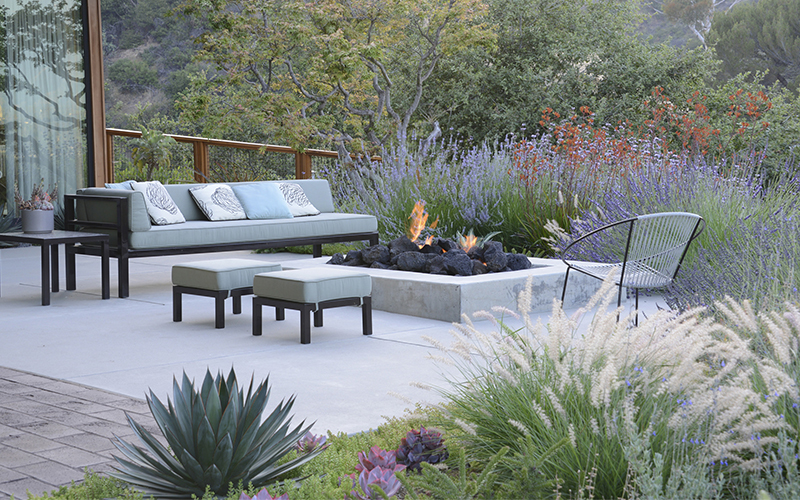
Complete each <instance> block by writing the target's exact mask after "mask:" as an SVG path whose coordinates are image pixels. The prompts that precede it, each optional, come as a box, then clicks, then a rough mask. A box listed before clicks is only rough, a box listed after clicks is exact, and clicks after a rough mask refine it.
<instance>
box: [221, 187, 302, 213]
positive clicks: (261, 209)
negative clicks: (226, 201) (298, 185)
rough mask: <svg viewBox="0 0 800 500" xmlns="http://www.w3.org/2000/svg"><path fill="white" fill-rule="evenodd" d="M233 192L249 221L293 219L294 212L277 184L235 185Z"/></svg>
mask: <svg viewBox="0 0 800 500" xmlns="http://www.w3.org/2000/svg"><path fill="white" fill-rule="evenodd" d="M233 192H234V193H236V197H237V198H239V201H240V202H241V203H242V207H244V212H245V213H246V214H247V218H248V219H291V218H292V211H291V210H289V205H288V204H287V203H286V200H285V199H284V198H283V193H281V190H280V189H278V186H277V184H271V183H267V182H259V183H256V184H234V185H233Z"/></svg>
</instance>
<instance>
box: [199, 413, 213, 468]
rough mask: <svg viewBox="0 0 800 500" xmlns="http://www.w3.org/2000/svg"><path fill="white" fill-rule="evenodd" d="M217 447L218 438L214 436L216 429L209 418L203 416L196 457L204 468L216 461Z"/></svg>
mask: <svg viewBox="0 0 800 500" xmlns="http://www.w3.org/2000/svg"><path fill="white" fill-rule="evenodd" d="M216 448H217V440H216V439H215V437H214V429H212V428H211V423H210V422H209V421H208V418H203V421H202V422H201V423H200V429H198V431H197V453H196V454H195V458H196V459H197V461H198V462H199V463H200V465H201V466H202V467H203V468H206V467H208V466H209V465H211V464H212V463H214V462H213V461H214V450H215V449H216Z"/></svg>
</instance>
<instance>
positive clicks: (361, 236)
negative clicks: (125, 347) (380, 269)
mask: <svg viewBox="0 0 800 500" xmlns="http://www.w3.org/2000/svg"><path fill="white" fill-rule="evenodd" d="M263 182H264V183H292V184H296V185H299V186H300V187H301V188H302V192H303V193H304V194H305V196H306V197H307V199H308V201H309V202H310V203H311V204H312V205H313V207H315V208H316V209H317V210H318V211H319V213H318V214H316V215H305V216H297V217H293V218H279V219H255V220H253V219H250V218H245V219H239V220H213V221H212V220H208V218H207V216H206V214H204V212H203V211H202V210H201V209H200V207H199V206H198V203H197V202H196V201H195V199H194V198H193V196H192V194H191V193H190V189H191V188H193V187H194V188H197V187H198V186H203V184H167V185H164V188H166V191H167V192H168V193H169V196H170V197H171V198H172V200H173V201H174V204H175V205H176V206H177V207H178V208H179V209H180V213H181V214H182V215H183V217H184V218H185V222H182V223H175V224H167V225H156V224H154V223H152V222H151V221H153V220H155V219H153V218H152V217H151V216H150V213H148V206H146V204H145V197H144V194H143V193H142V192H141V191H135V190H130V189H114V188H111V189H109V188H86V189H81V190H78V192H77V193H76V194H74V195H66V196H65V197H64V199H65V211H64V214H65V226H66V229H67V230H68V231H89V232H95V233H106V234H109V235H110V239H111V242H110V256H111V257H115V258H116V259H117V260H118V266H119V296H120V297H128V296H129V265H128V264H129V259H131V258H134V257H151V256H159V255H181V254H195V253H208V252H224V251H231V250H252V249H258V248H281V247H286V246H297V245H312V246H313V253H314V256H315V257H320V256H321V255H322V244H323V243H333V242H347V241H368V242H369V244H370V245H376V244H377V243H378V223H377V219H376V218H375V217H374V216H372V215H363V214H351V213H337V212H335V208H334V203H333V197H332V195H331V190H330V185H329V184H328V181H326V180H321V179H309V180H291V181H263ZM224 184H227V185H228V186H230V187H231V188H233V189H241V187H238V188H237V187H235V186H237V185H239V186H242V185H253V184H260V183H253V182H250V183H246V182H245V183H224ZM252 187H254V186H248V188H252ZM260 187H261V188H264V186H260ZM270 189H272V188H270ZM76 253H80V254H87V255H98V256H99V255H100V247H99V246H92V245H75V246H70V245H68V246H67V249H66V258H67V275H68V276H67V279H68V280H70V279H74V272H75V254H76ZM70 273H72V274H71V275H70Z"/></svg>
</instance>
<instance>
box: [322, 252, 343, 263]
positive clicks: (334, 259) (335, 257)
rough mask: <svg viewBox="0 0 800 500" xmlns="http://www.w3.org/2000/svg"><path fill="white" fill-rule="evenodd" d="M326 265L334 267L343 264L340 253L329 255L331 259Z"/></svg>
mask: <svg viewBox="0 0 800 500" xmlns="http://www.w3.org/2000/svg"><path fill="white" fill-rule="evenodd" d="M326 264H333V265H336V266H341V265H342V264H344V255H342V253H341V252H336V253H335V254H333V255H331V259H330V260H329V261H328V262H326Z"/></svg>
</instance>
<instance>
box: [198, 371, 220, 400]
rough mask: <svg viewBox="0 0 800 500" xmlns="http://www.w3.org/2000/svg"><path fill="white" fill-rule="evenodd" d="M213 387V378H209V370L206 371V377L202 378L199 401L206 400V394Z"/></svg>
mask: <svg viewBox="0 0 800 500" xmlns="http://www.w3.org/2000/svg"><path fill="white" fill-rule="evenodd" d="M217 378H218V379H219V376H217ZM215 385H216V383H215V381H214V377H212V376H211V370H208V369H206V376H205V377H204V378H203V385H202V386H201V387H200V399H202V400H203V401H205V400H206V399H208V394H209V392H211V389H212V388H213V387H214V386H215Z"/></svg>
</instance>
